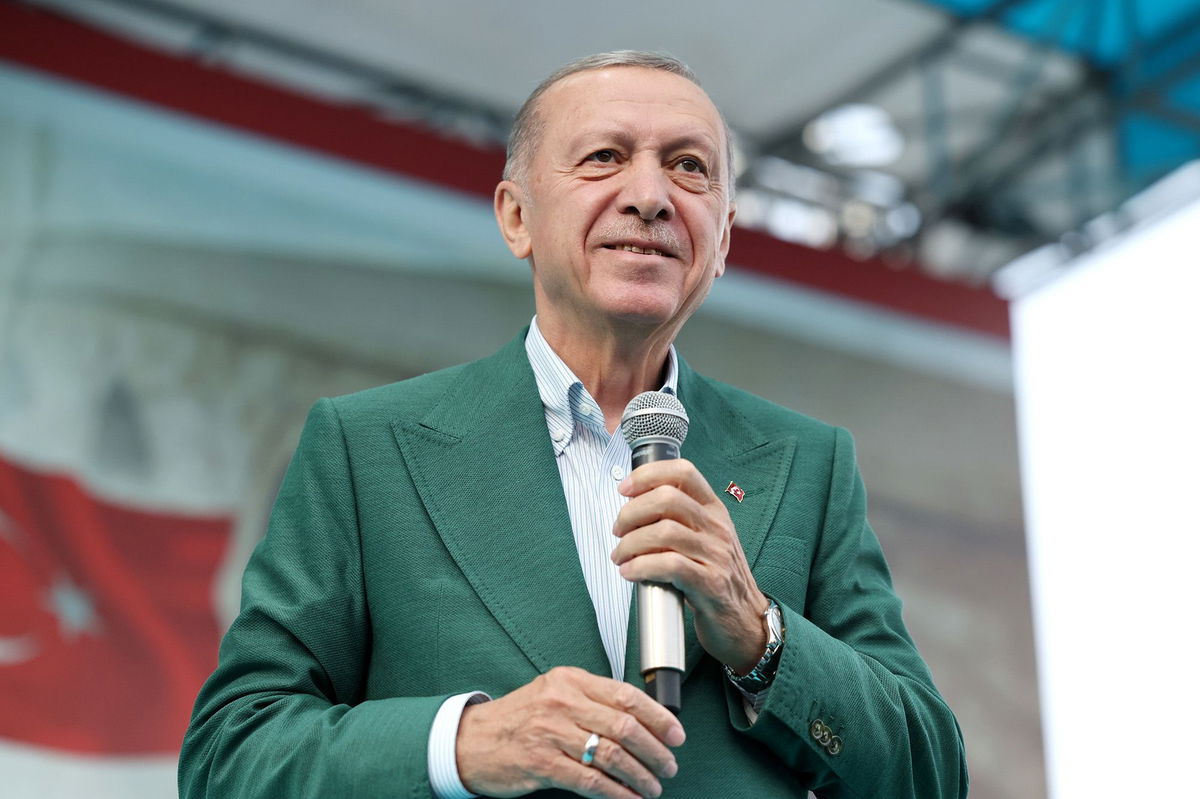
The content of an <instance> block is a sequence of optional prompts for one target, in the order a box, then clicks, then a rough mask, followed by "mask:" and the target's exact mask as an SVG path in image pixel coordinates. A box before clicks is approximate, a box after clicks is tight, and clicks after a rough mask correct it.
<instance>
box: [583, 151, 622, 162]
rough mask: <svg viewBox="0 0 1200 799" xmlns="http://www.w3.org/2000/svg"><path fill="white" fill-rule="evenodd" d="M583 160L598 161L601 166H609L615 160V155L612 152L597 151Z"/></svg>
mask: <svg viewBox="0 0 1200 799" xmlns="http://www.w3.org/2000/svg"><path fill="white" fill-rule="evenodd" d="M584 160H586V161H598V162H599V163H601V164H611V163H612V162H613V161H615V160H617V154H616V153H614V152H613V151H612V150H597V151H596V152H594V153H592V154H591V155H589V156H588V157H587V158H586V159H584Z"/></svg>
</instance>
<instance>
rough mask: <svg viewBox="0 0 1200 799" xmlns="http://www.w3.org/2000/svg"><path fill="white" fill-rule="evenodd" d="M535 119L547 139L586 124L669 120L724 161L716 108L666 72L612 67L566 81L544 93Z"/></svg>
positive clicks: (687, 82) (721, 123)
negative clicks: (703, 139)
mask: <svg viewBox="0 0 1200 799" xmlns="http://www.w3.org/2000/svg"><path fill="white" fill-rule="evenodd" d="M538 114H539V116H540V117H541V119H540V122H541V127H542V130H543V136H544V137H545V138H547V139H550V138H559V139H561V138H563V137H567V136H570V135H571V134H572V133H573V132H575V131H576V130H577V129H578V128H579V127H580V126H583V125H587V124H595V123H598V122H607V123H610V124H611V123H613V122H616V121H619V119H621V118H624V119H635V120H638V121H647V120H653V119H655V118H658V117H661V118H666V117H668V116H669V117H670V118H671V119H673V120H675V121H676V122H678V123H679V124H683V125H691V126H692V127H694V128H695V129H696V130H697V131H700V132H702V133H703V134H704V135H706V136H707V137H710V138H711V139H712V142H713V144H714V146H715V147H716V148H717V149H719V150H720V151H722V152H724V153H725V160H726V161H727V160H728V147H729V142H728V134H727V131H726V127H725V122H724V120H723V118H722V117H721V113H720V111H718V110H717V107H716V105H715V104H714V103H713V101H712V100H711V99H710V98H709V96H708V94H707V93H706V92H705V91H704V89H702V88H700V87H699V86H697V85H696V84H695V83H693V82H692V81H690V80H688V79H687V78H685V77H683V76H681V75H676V74H674V73H671V72H667V71H666V70H661V69H650V68H647V67H637V66H617V67H605V68H603V69H592V70H585V71H583V72H577V73H575V74H572V75H568V76H567V77H565V78H563V79H562V80H560V81H558V82H557V83H555V84H554V85H552V86H550V87H548V88H547V89H546V92H545V93H544V94H543V95H542V97H541V98H540V102H539V108H538Z"/></svg>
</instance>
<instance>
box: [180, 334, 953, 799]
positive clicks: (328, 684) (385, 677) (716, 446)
mask: <svg viewBox="0 0 1200 799" xmlns="http://www.w3.org/2000/svg"><path fill="white" fill-rule="evenodd" d="M523 339H524V336H523V335H522V336H518V337H517V338H516V339H514V340H513V341H512V342H511V343H510V344H509V345H507V346H506V347H505V348H504V349H502V350H501V351H500V352H499V353H497V354H496V355H494V356H492V357H490V358H486V359H484V360H481V361H476V362H474V363H470V364H465V365H462V366H457V367H453V368H451V369H446V370H443V371H440V372H435V373H433V374H428V375H424V376H422V377H418V378H415V379H412V380H407V381H404V382H401V383H396V384H393V385H390V386H384V387H382V388H377V389H372V390H369V391H365V392H361V393H359V394H354V395H351V396H347V397H341V398H337V399H332V400H331V399H325V400H321V401H320V402H318V403H317V404H316V406H315V407H314V408H313V410H312V412H311V413H310V415H309V418H308V422H307V424H306V426H305V429H304V432H303V435H302V436H301V440H300V445H299V447H298V449H297V451H296V455H295V457H294V459H293V461H292V464H291V466H290V467H289V469H288V472H287V476H286V478H285V479H284V482H283V486H282V488H281V490H280V494H279V497H278V499H277V501H276V504H275V508H274V511H273V513H272V516H271V523H270V528H269V531H268V533H267V535H266V537H265V538H264V539H263V541H262V542H261V544H260V545H259V547H258V548H257V550H256V551H255V553H254V556H253V557H252V559H251V561H250V564H249V566H248V567H247V569H246V575H245V579H244V583H243V597H242V610H241V613H240V615H239V617H238V618H237V619H236V621H235V622H234V623H233V625H232V626H231V628H230V630H229V632H228V633H227V635H226V636H225V639H224V642H223V643H222V645H221V652H220V663H219V665H218V667H217V669H216V671H215V672H214V673H213V675H212V677H211V678H210V679H209V680H208V682H207V683H206V684H205V686H204V688H203V689H202V690H201V692H200V695H199V697H198V699H197V702H196V707H195V711H194V714H193V718H192V723H191V726H190V727H189V729H188V732H187V735H186V738H185V741H184V744H183V751H182V754H181V758H180V765H179V785H180V796H181V797H183V798H184V799H197V798H198V797H211V799H239V798H240V797H280V798H282V797H330V798H334V799H341V798H343V797H347V798H348V797H362V799H368V798H370V799H395V798H397V797H412V799H417V798H418V797H420V799H427V797H429V796H431V791H430V787H429V778H428V773H427V767H426V753H427V745H428V737H429V729H430V726H431V724H432V722H433V717H434V714H435V713H436V712H437V709H438V707H439V706H440V704H441V703H442V701H443V700H444V699H446V698H447V697H449V696H451V695H453V694H456V693H462V692H467V691H475V690H482V691H486V692H487V693H489V694H491V695H492V696H500V695H502V694H505V693H507V692H509V691H512V690H514V689H516V688H518V687H520V686H522V685H524V684H526V683H528V682H529V681H530V680H532V679H533V678H535V677H536V676H537V675H538V674H540V673H543V672H545V671H547V670H549V669H551V668H553V667H554V666H558V665H574V666H579V667H582V668H584V669H587V670H588V671H591V672H593V673H596V674H602V675H606V676H608V675H610V669H609V666H608V662H607V658H606V656H605V653H604V647H603V644H602V643H601V640H600V635H599V632H598V629H597V622H596V616H595V611H594V609H593V607H592V604H591V600H590V599H589V597H588V592H587V589H586V587H585V585H584V580H583V572H582V569H581V567H580V564H579V556H578V553H577V552H576V550H575V545H574V541H573V538H572V535H571V523H570V518H569V516H568V513H567V506H566V501H565V499H564V496H563V491H562V483H561V481H560V478H559V475H558V470H557V467H556V466H555V462H554V453H553V447H552V444H551V441H550V437H549V432H548V430H547V427H546V421H545V415H544V411H543V409H542V405H541V402H540V400H539V397H538V393H537V387H536V385H535V382H534V377H533V372H532V370H531V368H530V366H529V362H528V360H527V358H526V355H525V352H524V347H523ZM679 396H680V399H681V400H682V401H683V404H684V406H685V407H686V408H687V409H688V413H689V415H690V417H691V420H692V422H691V428H690V432H689V434H688V438H687V441H686V442H685V443H684V445H683V450H682V453H683V456H684V457H686V458H688V459H690V460H692V461H693V462H694V463H695V464H696V466H697V467H698V468H699V469H700V471H701V473H702V474H704V475H705V477H706V478H707V479H708V480H709V481H710V482H711V484H712V486H713V488H714V490H715V491H717V492H718V493H719V494H720V496H721V497H722V498H723V499H724V500H725V501H726V502H727V503H728V507H729V512H730V514H731V516H732V517H733V521H734V523H735V525H736V526H737V530H738V535H739V536H740V538H741V541H742V545H743V547H744V548H745V552H746V556H747V559H748V561H749V563H750V564H751V566H752V568H753V572H754V575H755V578H756V579H757V580H758V584H759V587H760V588H761V589H762V590H763V591H764V592H766V593H768V594H770V595H771V596H772V597H774V598H775V599H776V600H777V601H778V602H779V603H780V604H781V605H782V607H783V614H784V622H785V624H786V626H787V644H786V646H785V648H784V652H783V656H782V658H781V660H780V663H779V671H778V674H777V676H776V678H775V682H774V684H773V685H772V687H771V689H770V692H769V694H768V699H767V702H766V705H765V707H763V709H762V711H761V713H760V715H759V717H758V719H757V721H756V723H754V724H753V725H751V724H749V723H748V722H747V719H746V715H745V713H744V710H743V706H742V703H741V699H740V696H739V695H738V694H737V692H736V691H735V690H734V689H733V688H732V686H731V685H729V684H728V682H727V680H726V679H725V678H724V676H723V673H722V670H721V666H720V664H718V663H717V662H716V661H714V660H713V658H711V657H709V656H708V655H706V654H705V652H704V650H703V649H702V648H701V647H700V645H699V644H698V643H697V641H696V638H695V631H694V628H693V625H692V620H691V618H690V614H689V618H688V619H686V621H685V629H686V630H687V634H688V647H687V673H686V675H685V678H684V683H683V710H682V712H681V714H680V720H681V721H682V723H683V725H684V727H685V729H686V730H687V733H688V739H687V743H686V744H684V745H683V746H682V747H680V748H679V749H678V750H676V758H677V760H678V763H679V773H678V775H677V776H676V777H674V778H673V779H670V780H665V781H664V791H665V793H664V796H667V797H688V798H689V799H696V798H699V797H743V796H744V797H790V796H795V797H804V796H805V795H806V791H808V790H810V789H811V790H813V791H815V792H816V793H818V794H819V795H821V796H830V797H881V798H882V799H902V798H904V797H911V798H912V799H939V798H940V797H952V796H953V797H956V796H965V795H966V790H967V788H966V786H967V777H966V771H965V765H964V760H963V747H962V739H961V735H960V733H959V731H958V727H957V724H956V722H955V720H954V716H953V715H952V714H951V712H950V710H949V709H948V708H947V707H946V705H945V703H944V702H943V701H942V699H941V697H940V696H939V695H938V693H937V690H936V689H935V688H934V686H933V683H932V681H931V679H930V675H929V672H928V669H927V668H926V667H925V664H924V663H923V662H922V660H921V657H920V655H919V654H918V653H917V651H916V649H915V647H914V646H913V643H912V641H911V639H910V638H909V636H908V633H907V632H906V631H905V628H904V625H903V623H902V621H901V617H900V602H899V600H898V599H897V598H896V596H895V594H894V593H893V591H892V587H891V580H890V577H889V574H888V570H887V566H886V564H885V563H884V559H883V554H882V552H881V550H880V547H879V544H878V541H877V540H876V538H875V535H874V534H873V533H872V532H871V529H870V528H869V527H868V525H867V522H866V516H865V496H864V492H863V486H862V481H861V480H860V478H859V475H858V470H857V467H856V466H855V462H854V454H853V445H852V443H851V440H850V437H849V435H848V434H847V433H846V432H845V431H843V430H840V429H837V428H833V427H830V426H828V425H824V424H821V423H819V422H816V421H814V420H811V419H809V418H807V417H804V416H801V415H799V414H797V413H794V412H792V411H788V410H786V409H783V408H781V407H779V406H776V405H773V404H771V403H768V402H766V401H764V400H762V399H759V398H757V397H754V396H752V395H750V394H747V393H745V392H742V391H739V390H737V389H734V388H731V387H729V386H726V385H724V384H721V383H718V382H716V381H712V380H709V379H707V378H705V377H702V376H700V375H698V374H696V373H695V372H693V371H692V370H691V369H689V368H688V367H687V366H686V364H681V365H680V376H679ZM731 480H734V481H736V482H737V484H738V485H739V486H741V487H742V488H743V489H745V492H746V493H745V498H744V501H742V502H740V503H739V502H737V501H736V500H734V498H733V497H732V496H730V495H728V494H725V493H722V492H723V490H724V488H725V486H726V485H728V483H729V481H731ZM635 606H636V603H635ZM632 615H634V616H636V609H635V611H634V613H633V614H632ZM636 629H637V627H636V618H632V619H631V620H630V630H631V635H630V636H629V639H628V640H629V647H628V652H627V655H626V665H625V674H626V675H627V677H626V678H627V679H629V680H632V681H640V677H639V675H638V668H637V663H638V642H637V635H636ZM834 735H836V736H837V739H838V742H839V743H838V744H833V743H832V740H833V739H832V736H834ZM839 744H840V746H839ZM536 795H538V796H562V795H566V794H564V793H563V792H557V791H546V792H541V793H539V794H536Z"/></svg>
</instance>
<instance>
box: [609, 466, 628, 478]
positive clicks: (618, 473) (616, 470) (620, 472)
mask: <svg viewBox="0 0 1200 799" xmlns="http://www.w3.org/2000/svg"><path fill="white" fill-rule="evenodd" d="M609 474H611V475H612V478H613V479H614V480H620V479H621V478H622V477H624V476H625V470H624V469H622V468H621V467H620V466H614V467H612V470H611V471H610V472H609Z"/></svg>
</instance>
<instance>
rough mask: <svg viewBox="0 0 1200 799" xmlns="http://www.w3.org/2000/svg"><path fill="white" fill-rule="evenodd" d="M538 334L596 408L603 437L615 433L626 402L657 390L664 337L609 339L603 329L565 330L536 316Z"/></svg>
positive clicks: (664, 352)
mask: <svg viewBox="0 0 1200 799" xmlns="http://www.w3.org/2000/svg"><path fill="white" fill-rule="evenodd" d="M538 330H539V331H541V334H542V337H543V338H545V339H546V343H547V344H549V345H550V348H551V349H553V350H554V352H555V354H557V355H558V357H559V358H561V359H562V361H563V363H565V364H566V365H567V368H569V369H570V370H571V371H572V372H574V374H575V376H576V377H578V378H579V379H580V380H581V381H582V382H583V386H584V388H586V389H587V391H588V393H589V394H590V395H591V396H592V399H594V400H595V401H596V404H598V405H599V406H600V410H601V412H602V413H603V414H604V425H605V427H606V428H608V432H609V433H613V432H615V431H616V429H617V427H618V426H619V425H620V423H621V414H622V413H624V412H625V406H627V405H628V404H629V401H630V400H631V399H633V398H634V397H635V396H637V395H638V394H640V393H642V392H643V391H655V390H657V389H659V388H662V384H663V379H664V373H665V371H666V366H667V353H668V352H669V350H670V348H671V339H670V338H667V337H665V336H654V335H653V334H651V335H650V336H644V335H642V334H638V335H612V334H610V333H608V332H607V331H606V332H604V333H603V334H598V332H599V331H595V330H587V331H586V333H587V335H582V334H581V331H580V330H579V329H574V328H572V329H568V328H566V327H565V326H562V325H558V324H555V322H554V321H553V320H550V319H543V317H542V316H541V315H540V314H539V316H538Z"/></svg>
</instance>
